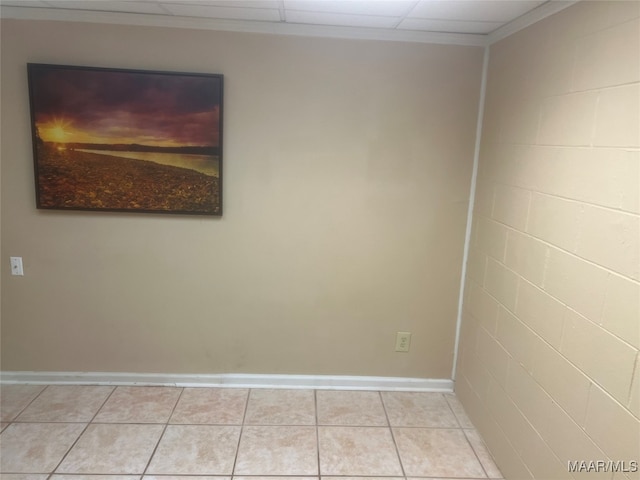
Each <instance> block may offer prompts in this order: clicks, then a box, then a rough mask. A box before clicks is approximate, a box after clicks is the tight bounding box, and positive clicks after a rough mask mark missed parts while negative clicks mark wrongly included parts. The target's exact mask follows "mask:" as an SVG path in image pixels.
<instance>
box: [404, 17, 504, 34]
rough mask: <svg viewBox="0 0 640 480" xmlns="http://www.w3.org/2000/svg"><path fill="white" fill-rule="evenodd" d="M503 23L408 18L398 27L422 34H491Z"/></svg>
mask: <svg viewBox="0 0 640 480" xmlns="http://www.w3.org/2000/svg"><path fill="white" fill-rule="evenodd" d="M502 25H503V22H464V21H457V20H429V19H426V18H407V19H405V20H403V21H402V22H401V23H400V25H398V27H397V28H398V29H399V30H418V31H422V32H447V33H478V34H484V33H490V32H493V31H494V30H495V29H497V28H499V27H501V26H502Z"/></svg>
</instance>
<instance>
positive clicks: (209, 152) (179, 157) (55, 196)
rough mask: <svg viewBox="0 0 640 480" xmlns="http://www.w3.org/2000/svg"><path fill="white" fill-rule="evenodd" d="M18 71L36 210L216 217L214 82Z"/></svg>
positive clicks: (212, 77)
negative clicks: (25, 83) (25, 96)
mask: <svg viewBox="0 0 640 480" xmlns="http://www.w3.org/2000/svg"><path fill="white" fill-rule="evenodd" d="M27 71H28V79H29V98H30V103H31V127H32V136H33V152H34V165H35V180H36V206H37V207H38V208H41V209H70V210H105V211H126V212H144V213H181V214H194V215H215V216H220V215H222V93H223V88H222V87H223V77H222V75H218V74H205V73H175V72H154V71H144V70H124V69H107V68H96V67H78V66H64V65H45V64H34V63H30V64H28V65H27Z"/></svg>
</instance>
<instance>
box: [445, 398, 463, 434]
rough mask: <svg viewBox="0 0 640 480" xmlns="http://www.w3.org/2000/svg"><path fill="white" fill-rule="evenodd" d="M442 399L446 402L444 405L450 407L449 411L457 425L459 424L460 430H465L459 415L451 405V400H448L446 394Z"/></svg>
mask: <svg viewBox="0 0 640 480" xmlns="http://www.w3.org/2000/svg"><path fill="white" fill-rule="evenodd" d="M442 399H443V400H444V403H445V404H446V405H447V407H449V411H450V412H451V414H452V415H453V418H454V419H455V420H456V423H457V424H458V428H464V427H463V426H462V422H461V421H460V419H459V418H458V415H456V412H455V411H454V410H453V407H452V406H451V404H450V403H449V400H447V396H446V395H445V394H444V393H443V394H442Z"/></svg>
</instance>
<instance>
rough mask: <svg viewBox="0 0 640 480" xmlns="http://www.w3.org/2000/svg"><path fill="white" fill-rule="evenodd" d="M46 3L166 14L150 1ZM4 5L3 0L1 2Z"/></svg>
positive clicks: (63, 6)
mask: <svg viewBox="0 0 640 480" xmlns="http://www.w3.org/2000/svg"><path fill="white" fill-rule="evenodd" d="M47 4H48V5H50V6H52V7H55V8H68V9H74V10H97V11H103V12H126V13H147V14H149V13H151V14H157V15H163V14H164V15H166V14H167V12H165V11H164V10H163V9H162V8H161V7H160V6H159V5H158V4H157V3H151V2H143V1H139V2H125V1H121V0H120V1H111V0H94V1H91V2H88V1H87V0H55V1H53V0H49V1H47ZM3 5H4V2H3Z"/></svg>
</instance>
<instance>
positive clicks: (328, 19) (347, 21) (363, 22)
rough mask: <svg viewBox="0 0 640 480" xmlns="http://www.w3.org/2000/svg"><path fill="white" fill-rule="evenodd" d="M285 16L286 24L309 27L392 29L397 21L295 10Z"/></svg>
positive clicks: (369, 16)
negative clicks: (300, 24) (302, 24)
mask: <svg viewBox="0 0 640 480" xmlns="http://www.w3.org/2000/svg"><path fill="white" fill-rule="evenodd" d="M285 16H286V21H287V23H305V24H311V25H330V26H340V27H370V28H393V27H395V25H396V24H397V23H398V20H399V18H397V17H380V16H373V15H344V14H340V13H320V12H301V11H297V10H287V11H286V12H285Z"/></svg>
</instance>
